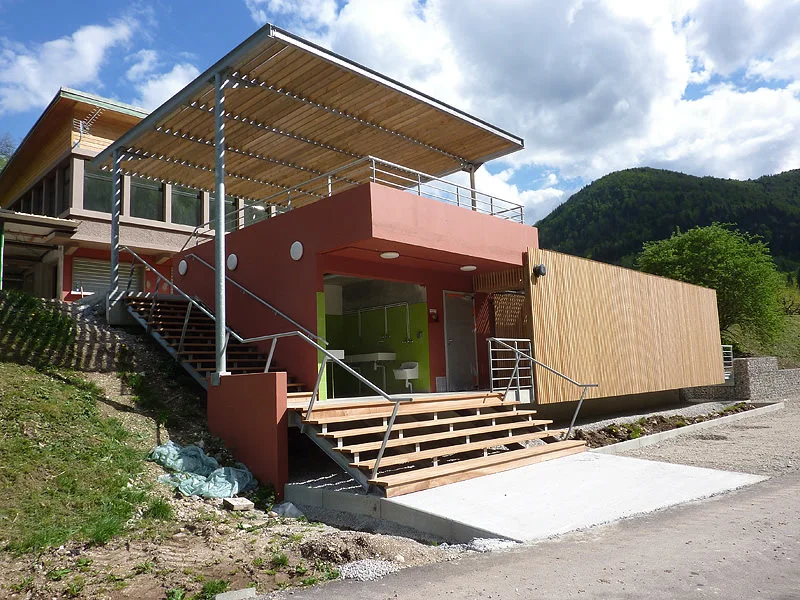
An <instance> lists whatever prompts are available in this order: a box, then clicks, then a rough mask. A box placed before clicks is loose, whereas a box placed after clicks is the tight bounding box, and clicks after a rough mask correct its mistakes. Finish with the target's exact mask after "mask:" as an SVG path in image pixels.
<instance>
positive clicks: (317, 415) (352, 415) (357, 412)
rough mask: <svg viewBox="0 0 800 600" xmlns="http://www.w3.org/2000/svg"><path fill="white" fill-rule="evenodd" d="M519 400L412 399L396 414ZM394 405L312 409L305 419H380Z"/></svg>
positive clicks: (514, 403)
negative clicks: (325, 409) (332, 411)
mask: <svg viewBox="0 0 800 600" xmlns="http://www.w3.org/2000/svg"><path fill="white" fill-rule="evenodd" d="M519 404H520V403H519V402H517V401H515V400H506V401H505V402H504V401H503V400H501V399H500V398H487V399H485V400H478V399H476V400H463V401H453V400H451V401H444V402H424V401H419V400H414V401H412V402H405V403H402V404H401V405H400V408H399V410H398V412H397V414H398V415H419V414H427V413H431V414H434V413H443V412H452V411H458V410H475V409H483V408H497V407H500V406H519ZM393 408H394V406H393V404H392V403H391V402H388V401H385V400H384V405H383V406H381V407H380V408H377V407H376V408H371V409H366V410H365V409H362V408H352V409H345V408H343V409H340V411H337V413H339V412H343V413H344V414H326V411H321V410H320V411H317V407H316V406H314V410H313V412H312V413H311V419H309V420H308V421H305V422H306V423H310V424H313V425H325V424H328V423H346V422H348V421H355V420H358V419H361V420H364V419H382V418H384V417H389V416H391V414H392V410H393Z"/></svg>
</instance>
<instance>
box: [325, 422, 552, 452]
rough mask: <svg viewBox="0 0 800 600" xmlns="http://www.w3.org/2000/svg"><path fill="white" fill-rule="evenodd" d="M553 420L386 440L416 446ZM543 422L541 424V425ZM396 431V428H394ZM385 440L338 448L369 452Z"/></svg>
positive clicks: (393, 445)
mask: <svg viewBox="0 0 800 600" xmlns="http://www.w3.org/2000/svg"><path fill="white" fill-rule="evenodd" d="M551 423H552V421H533V420H531V421H528V420H525V421H509V422H507V423H499V424H497V425H485V426H483V427H466V428H464V429H453V430H448V431H438V432H436V433H426V434H423V435H411V436H405V437H395V438H391V439H389V440H388V441H387V442H386V447H387V448H398V447H402V446H414V445H416V444H425V443H427V442H439V441H443V440H448V441H449V440H453V441H455V440H459V439H462V438H470V437H475V436H479V435H486V434H499V433H501V432H504V431H509V432H510V431H514V430H517V429H529V428H531V427H540V426H547V425H549V424H551ZM540 424H541V425H540ZM392 431H394V428H392ZM495 439H498V440H501V441H502V440H503V439H505V437H503V438H501V437H500V436H497V435H495ZM382 443H383V440H376V441H373V442H364V443H362V444H353V445H351V446H343V447H341V448H337V450H339V452H349V453H350V454H355V453H357V452H369V451H372V450H379V449H380V447H381V444H382Z"/></svg>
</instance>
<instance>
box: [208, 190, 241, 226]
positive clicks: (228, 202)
mask: <svg viewBox="0 0 800 600" xmlns="http://www.w3.org/2000/svg"><path fill="white" fill-rule="evenodd" d="M215 206H216V201H215V200H214V196H211V197H210V198H209V218H210V219H211V229H212V230H214V229H216V212H215V211H216V208H215ZM238 219H239V213H238V212H236V198H234V197H233V196H225V231H226V232H230V231H233V230H234V229H236V222H237V220H238Z"/></svg>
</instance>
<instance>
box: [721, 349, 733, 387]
mask: <svg viewBox="0 0 800 600" xmlns="http://www.w3.org/2000/svg"><path fill="white" fill-rule="evenodd" d="M722 370H723V371H724V372H725V381H731V380H733V346H732V345H730V344H722Z"/></svg>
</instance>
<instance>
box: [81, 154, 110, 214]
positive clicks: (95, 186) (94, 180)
mask: <svg viewBox="0 0 800 600" xmlns="http://www.w3.org/2000/svg"><path fill="white" fill-rule="evenodd" d="M112 188H113V184H112V181H111V173H110V172H107V171H101V170H100V169H95V168H93V167H90V166H89V164H88V163H87V164H86V168H85V174H84V177H83V208H85V209H86V210H96V211H99V212H105V213H110V212H111V190H112Z"/></svg>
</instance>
